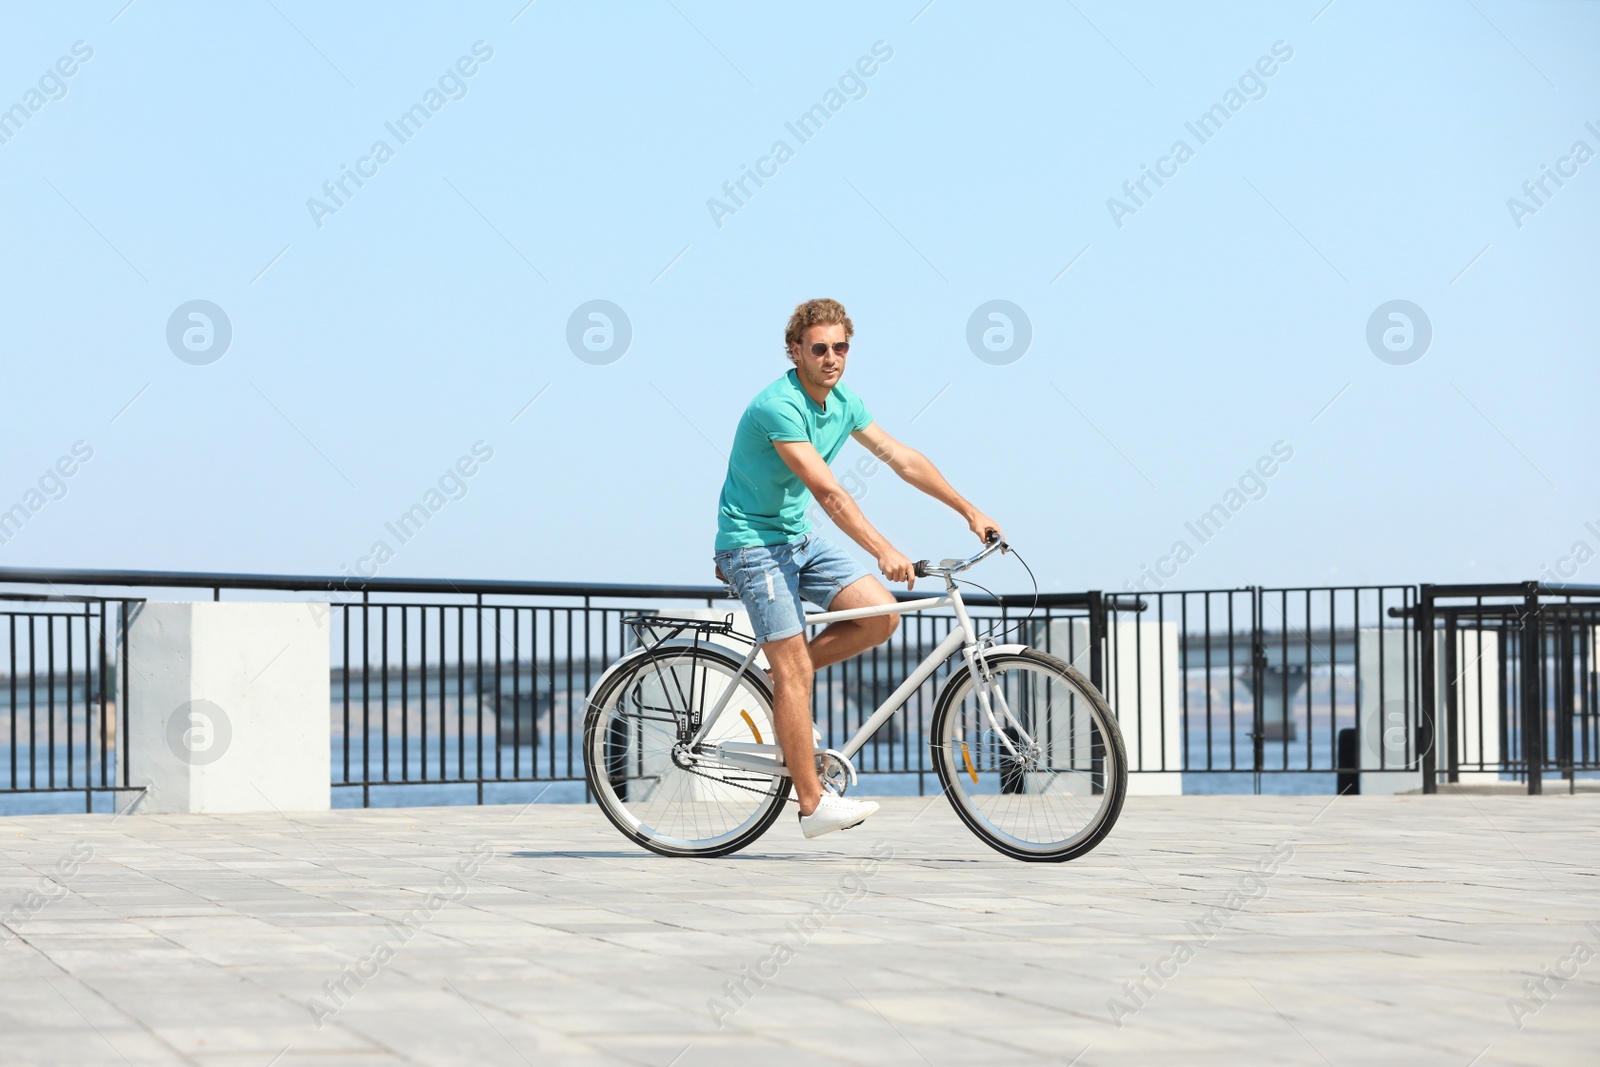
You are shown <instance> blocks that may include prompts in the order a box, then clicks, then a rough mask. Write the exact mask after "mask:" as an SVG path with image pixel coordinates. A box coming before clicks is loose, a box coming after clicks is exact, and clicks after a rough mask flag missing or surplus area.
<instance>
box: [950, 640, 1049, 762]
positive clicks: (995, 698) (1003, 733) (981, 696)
mask: <svg viewBox="0 0 1600 1067" xmlns="http://www.w3.org/2000/svg"><path fill="white" fill-rule="evenodd" d="M969 632H970V631H969ZM983 647H984V646H983V643H982V642H981V641H980V642H975V643H973V644H970V645H966V646H964V647H963V648H962V650H961V654H962V656H963V657H964V658H965V659H966V661H967V670H969V671H970V672H972V677H973V679H974V682H973V685H974V687H975V688H976V690H977V694H978V707H979V708H981V709H982V711H983V716H984V718H985V719H987V720H988V721H989V727H990V729H992V730H994V732H995V736H996V737H998V738H999V739H1000V743H1001V744H1002V745H1004V746H1005V748H1006V751H1007V752H1009V753H1010V754H1011V758H1012V759H1014V760H1019V761H1020V760H1021V759H1022V758H1023V756H1022V753H1021V752H1019V751H1018V750H1017V746H1016V745H1014V744H1012V742H1011V730H1015V731H1016V736H1017V738H1018V739H1019V740H1021V741H1022V743H1023V744H1025V745H1029V746H1031V745H1032V744H1033V738H1031V737H1029V736H1028V731H1027V730H1025V729H1023V726H1022V721H1021V720H1020V719H1018V718H1017V717H1016V715H1014V714H1012V711H1011V708H1010V706H1009V705H1008V704H1007V703H1006V696H1005V693H1003V692H1001V689H1000V686H998V685H996V684H995V679H994V672H992V671H990V670H989V663H988V661H987V660H986V659H984V656H983ZM995 704H998V705H1000V714H1001V715H1002V716H1004V718H1005V719H1006V721H1008V722H1009V723H1010V724H1011V729H1010V730H1007V729H1002V728H1001V726H1000V722H999V720H998V719H997V718H996V717H995V709H994V705H995Z"/></svg>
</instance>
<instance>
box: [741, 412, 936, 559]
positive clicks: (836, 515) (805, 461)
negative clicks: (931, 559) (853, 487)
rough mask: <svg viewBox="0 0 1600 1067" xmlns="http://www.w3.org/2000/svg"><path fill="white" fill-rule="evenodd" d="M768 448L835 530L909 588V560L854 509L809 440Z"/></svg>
mask: <svg viewBox="0 0 1600 1067" xmlns="http://www.w3.org/2000/svg"><path fill="white" fill-rule="evenodd" d="M772 447H773V448H775V449H777V450H778V458H780V459H782V460H783V462H784V463H786V464H787V465H788V467H789V469H790V470H792V471H794V473H795V476H796V477H798V478H799V479H800V481H801V482H802V483H803V484H804V485H805V487H806V488H807V489H809V490H811V495H812V496H813V497H815V498H816V501H817V503H818V504H821V505H822V509H823V510H824V511H826V512H827V513H828V517H829V518H831V519H832V520H833V521H834V522H835V523H837V524H838V526H839V529H841V530H843V531H844V532H845V533H847V534H849V535H850V538H851V540H853V541H855V543H856V544H858V545H860V546H861V547H862V548H864V549H866V550H867V551H868V552H870V553H872V557H873V558H874V559H876V560H877V561H878V569H879V570H881V571H882V572H883V576H884V577H885V578H886V579H888V580H889V581H891V582H905V583H906V588H907V589H910V588H911V587H912V585H913V584H914V583H915V581H916V575H915V574H914V573H913V572H912V564H911V561H910V560H909V559H907V558H906V557H905V556H903V555H901V554H900V553H899V552H897V551H896V550H895V548H894V546H893V545H891V544H890V543H889V541H888V539H887V538H886V537H884V536H883V535H882V534H880V533H879V532H878V531H877V530H876V529H874V528H873V526H872V523H870V522H868V521H867V517H866V516H865V515H863V514H862V513H861V509H860V508H859V507H857V506H856V502H855V499H854V498H853V497H851V496H850V494H849V493H847V492H845V491H844V489H843V488H841V487H840V485H839V482H838V480H837V479H835V478H834V476H833V471H832V470H830V469H829V468H828V465H827V464H826V463H824V462H823V461H822V454H821V453H819V452H818V451H817V449H816V446H815V445H813V444H812V443H811V442H810V441H774V442H772Z"/></svg>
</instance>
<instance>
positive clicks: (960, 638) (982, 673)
mask: <svg viewBox="0 0 1600 1067" xmlns="http://www.w3.org/2000/svg"><path fill="white" fill-rule="evenodd" d="M984 554H985V555H986V554H987V553H984ZM943 607H953V608H954V609H955V614H956V625H955V626H954V627H953V628H952V629H951V630H950V633H949V634H947V635H946V636H945V638H944V639H943V640H942V641H940V642H939V644H938V645H937V646H936V647H935V648H934V649H933V651H932V652H930V653H929V654H928V656H927V658H926V659H924V660H923V661H922V662H921V663H919V664H918V665H917V668H916V669H915V670H913V671H912V672H911V673H910V674H909V675H907V676H906V679H905V681H903V682H901V683H900V685H899V686H898V687H897V688H896V689H895V691H894V692H893V693H891V694H889V698H888V699H887V700H885V701H884V702H883V703H882V704H881V705H879V707H878V709H877V710H876V711H875V712H873V713H872V716H871V717H870V718H869V719H867V721H866V722H864V723H862V724H861V728H860V729H859V730H857V731H856V732H855V735H854V736H852V737H851V738H850V740H849V741H847V742H845V745H844V747H843V748H842V749H840V750H837V752H833V750H818V752H817V754H818V755H822V754H823V753H824V752H829V753H831V754H835V755H839V756H842V757H843V758H844V760H845V761H846V763H847V764H849V761H850V760H851V759H852V758H853V757H854V756H855V754H856V753H857V752H859V751H861V749H862V748H863V747H864V746H865V745H866V743H867V742H868V741H869V740H871V738H872V735H873V734H875V733H877V732H878V731H879V730H880V729H882V728H883V725H884V724H885V723H886V722H888V721H889V720H890V719H891V718H893V717H894V714H895V713H896V712H898V711H899V710H900V709H901V708H902V707H904V706H905V703H906V701H908V700H910V699H911V694H912V693H915V692H916V691H917V689H918V688H919V687H920V686H921V685H922V683H923V682H925V681H927V680H928V678H929V677H931V676H932V674H933V672H934V671H936V670H938V669H939V665H940V664H942V663H943V662H944V661H945V660H947V659H949V658H950V657H951V656H952V655H953V654H954V653H955V651H956V650H957V649H960V650H961V652H962V655H963V657H964V658H965V659H966V662H967V666H968V668H969V669H970V670H971V671H972V673H973V674H974V675H975V676H977V677H978V678H979V679H980V682H981V683H982V684H981V685H980V687H979V689H978V703H979V706H980V707H981V708H982V710H983V712H984V714H985V716H986V717H987V718H988V720H989V722H990V724H991V725H992V726H994V728H995V732H996V734H997V735H998V736H999V738H1000V740H1001V742H1002V743H1003V744H1004V745H1005V747H1006V748H1007V749H1009V750H1010V751H1011V754H1012V755H1013V756H1016V755H1017V754H1018V753H1017V749H1016V748H1015V747H1014V746H1013V744H1012V741H1011V739H1010V737H1008V736H1007V734H1006V731H1004V730H1002V729H1001V728H1000V725H999V722H998V720H997V718H996V715H995V710H994V708H993V707H992V706H991V702H990V697H991V695H992V696H993V697H994V698H995V700H996V701H997V702H998V703H999V705H1000V715H1001V717H1003V718H1004V719H1005V720H1006V721H1007V722H1008V723H1009V724H1010V726H1011V727H1012V728H1014V729H1015V730H1017V731H1018V736H1019V740H1020V741H1021V742H1022V743H1023V744H1024V745H1031V744H1032V743H1033V739H1032V738H1031V737H1030V736H1029V735H1028V733H1027V731H1026V730H1025V729H1024V728H1023V725H1022V723H1021V722H1020V721H1019V720H1018V719H1017V717H1016V716H1015V715H1013V714H1012V713H1011V709H1010V708H1009V707H1008V706H1007V705H1006V701H1005V697H1004V695H1003V694H1002V693H1000V691H999V690H998V689H994V690H993V691H992V694H991V687H990V686H989V685H988V684H987V683H988V670H987V667H986V665H985V664H984V660H983V651H984V650H983V648H982V646H981V643H980V642H979V640H978V635H977V630H976V629H975V628H974V627H973V625H972V619H971V618H970V617H969V616H968V615H967V608H966V605H965V604H963V603H962V601H961V591H960V590H959V589H958V588H956V583H955V580H954V578H953V577H952V576H951V575H950V574H946V575H945V593H944V595H943V596H937V597H929V598H927V599H925V600H911V601H906V602H904V603H897V604H883V605H878V606H876V607H869V608H849V609H846V610H843V611H823V612H815V613H811V614H807V615H806V616H805V620H804V621H805V625H806V626H808V627H810V626H825V625H827V624H829V623H833V622H844V621H847V620H850V619H869V618H873V617H875V616H879V615H906V614H914V613H917V612H922V611H932V610H934V609H936V608H943ZM760 648H761V646H760V645H752V646H751V648H750V651H749V652H748V653H747V654H746V655H745V657H744V661H743V662H742V663H740V665H739V670H738V672H737V673H735V674H734V676H733V677H732V678H731V679H730V680H729V682H728V685H727V686H726V687H725V688H724V689H723V692H722V695H721V696H720V697H718V699H717V702H716V704H715V705H714V706H713V707H712V709H711V711H710V712H709V713H708V714H707V715H706V716H705V718H704V719H703V720H702V722H701V724H700V729H699V731H698V732H696V734H695V735H694V737H693V738H691V739H690V744H689V747H690V749H691V751H694V752H697V753H701V754H706V755H711V756H713V757H714V758H716V759H718V760H720V761H721V762H723V763H727V764H730V765H732V766H737V767H742V768H746V769H749V770H757V771H762V772H764V773H768V774H778V775H787V774H788V773H789V771H788V768H787V767H786V766H785V765H784V761H783V753H782V750H781V749H780V748H779V747H778V746H777V745H767V744H760V743H755V744H751V743H747V742H737V741H724V742H721V743H708V742H707V741H706V738H707V736H709V735H710V733H711V731H712V729H713V728H714V727H715V726H716V724H717V721H718V720H719V719H721V717H722V713H723V710H724V709H725V708H726V707H727V706H728V703H729V701H730V700H731V698H732V696H733V693H734V691H735V689H736V688H737V683H738V681H739V679H740V678H742V677H744V674H745V672H746V671H747V670H749V669H750V665H751V664H752V663H754V662H755V658H756V655H757V653H758V652H759V651H760ZM851 777H852V779H853V778H854V767H853V765H852V766H851Z"/></svg>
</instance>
